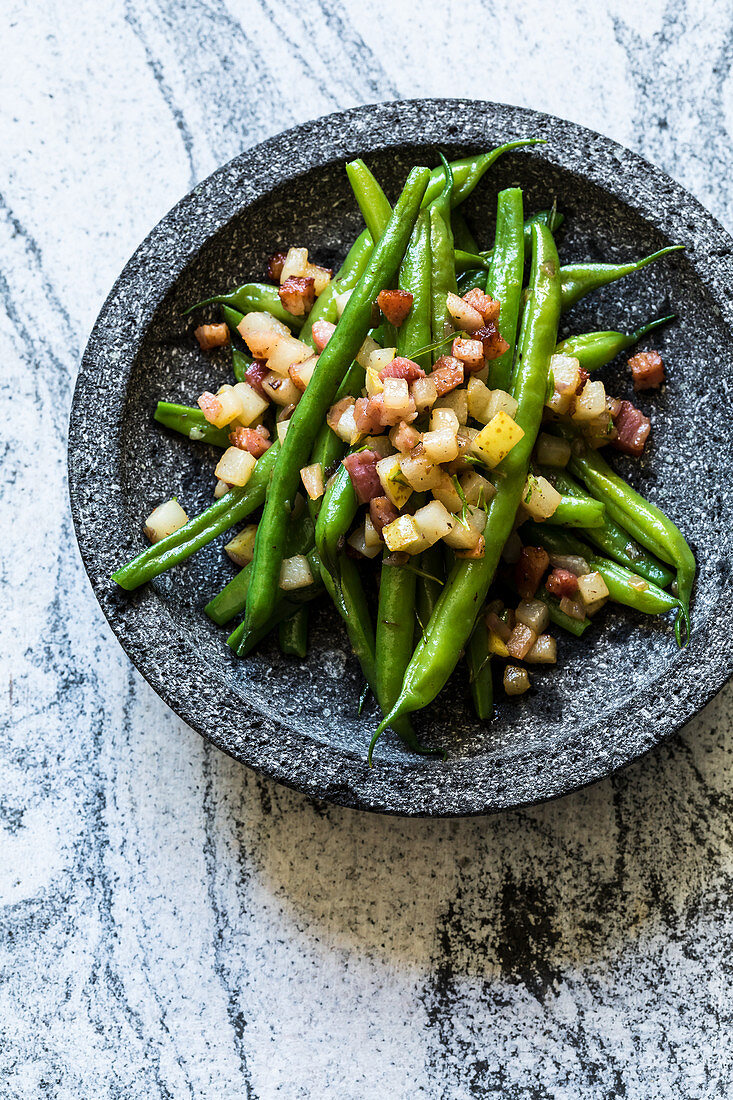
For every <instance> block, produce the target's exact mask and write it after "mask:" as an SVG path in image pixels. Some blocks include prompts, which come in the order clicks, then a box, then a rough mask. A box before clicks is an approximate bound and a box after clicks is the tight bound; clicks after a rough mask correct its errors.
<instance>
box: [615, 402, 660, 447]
mask: <svg viewBox="0 0 733 1100" xmlns="http://www.w3.org/2000/svg"><path fill="white" fill-rule="evenodd" d="M613 423H614V425H615V427H616V432H617V435H616V438H615V439H612V440H611V446H612V447H615V448H616V450H617V451H621V452H622V453H623V454H625V455H634V456H635V457H637V458H638V456H639V455H640V454H642V453H643V451H644V445H645V443H646V441H647V439H648V438H649V432H650V431H651V427H652V424H651V420H650V419H649V417H648V416H644V413H643V412H642V411H641V409H637V408H636V406H635V405H632V404H631V402H630V401H622V402H621V407H620V408H619V410H618V412H617V413H616V415H615V416H614V418H613Z"/></svg>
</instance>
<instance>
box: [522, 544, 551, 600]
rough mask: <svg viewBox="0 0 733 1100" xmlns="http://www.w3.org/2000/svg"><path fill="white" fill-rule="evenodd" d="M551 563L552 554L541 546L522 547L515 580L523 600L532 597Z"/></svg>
mask: <svg viewBox="0 0 733 1100" xmlns="http://www.w3.org/2000/svg"><path fill="white" fill-rule="evenodd" d="M549 564H550V555H549V554H548V553H547V551H546V550H543V549H542V548H541V547H540V546H523V547H522V552H521V554H520V555H519V561H518V562H517V564H516V565H515V566H514V580H515V583H516V585H517V592H518V593H519V595H520V596H521V597H522V599H523V600H531V599H532V597H533V596H534V594H535V592H536V591H537V589H538V588H539V585H540V581H541V580H542V577H543V575H544V572H545V570H546V569H547V567H548V565H549Z"/></svg>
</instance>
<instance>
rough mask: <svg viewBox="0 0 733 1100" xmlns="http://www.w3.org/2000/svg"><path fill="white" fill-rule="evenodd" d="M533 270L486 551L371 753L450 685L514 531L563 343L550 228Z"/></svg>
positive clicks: (453, 592) (452, 600) (426, 643)
mask: <svg viewBox="0 0 733 1100" xmlns="http://www.w3.org/2000/svg"><path fill="white" fill-rule="evenodd" d="M532 234H533V256H532V273H531V276H530V289H529V296H528V300H527V305H526V307H525V310H524V317H523V322H522V334H521V337H520V343H521V356H520V360H521V367H520V370H519V372H518V375H517V380H516V386H515V390H514V397H515V398H516V400H517V403H518V404H517V412H516V422H517V424H519V426H520V427H521V428H522V430H523V432H524V436H523V437H522V439H520V440H519V442H518V443H517V444H515V446H514V447H513V448H512V450H511V451H510V452H509V454H508V455H507V456H506V458H505V459H504V460H503V462H502V463H501V465H500V467H499V472H500V473H501V474H502V475H503V476H502V477H501V478H500V479H498V484H497V490H496V493H495V495H494V496H493V497H492V499H491V502H490V503H489V507H488V515H487V522H486V527H485V528H484V542H485V551H484V557H483V558H479V559H473V560H470V559H461V560H459V561H457V562H456V564H455V565H454V567H453V569H452V571H451V574H450V576H449V578H448V581H447V582H446V584H445V586H444V588H443V590H442V592H441V594H440V597H439V599H438V603H437V605H436V608H435V611H434V613H433V615H432V617H431V619H430V622H429V623H428V625H427V627H426V630H425V633H424V634H423V637H422V639H421V641H420V643H419V644H418V646H417V649H416V650H415V653H414V654H413V657H412V660H411V661H410V664H409V665H408V667H407V671H406V673H405V679H404V682H403V685H402V691H401V692H400V696H399V699H398V700H397V702H396V704H395V706H394V707H393V708H392V711H391V712H390V714H388V715H387V716H386V717H385V719H384V720H383V721H382V722H381V723H380V725H379V727H378V728H377V730H376V731H375V734H374V736H373V738H372V742H371V746H370V758H371V751H372V750H373V748H374V745H375V743H376V741H377V738H378V737H379V736H380V734H381V733H382V731H383V730H384V729H385V728H386V727H387V726H388V725H389V724H391V723H392V722H393V721H394V719H395V718H398V717H400V716H402V715H404V714H407V713H409V712H410V711H415V710H419V709H421V708H422V707H424V706H426V705H427V704H428V703H429V702H431V700H432V699H434V698H435V696H436V695H437V694H438V692H439V691H440V689H441V688H442V687H443V685H444V684H445V682H446V680H447V679H448V677H449V676H450V674H451V672H452V671H453V669H454V667H455V664H456V661H457V660H458V656H459V654H460V652H461V650H462V649H463V647H464V646H465V644H466V642H467V641H468V638H469V637H470V634H471V631H472V630H473V626H474V623H475V620H476V615H477V613H478V610H479V609H480V608H481V607H482V606H483V604H484V601H485V599H486V594H487V592H488V589H489V585H490V584H491V581H492V579H493V577H494V573H495V571H496V566H497V563H498V561H499V556H500V554H501V551H502V549H503V547H504V544H505V543H506V540H507V538H508V536H509V534H510V532H511V529H512V525H513V524H514V518H515V516H516V512H517V508H518V506H519V502H520V500H521V496H522V490H523V488H524V484H525V481H526V478H527V470H528V467H529V460H530V456H531V453H532V448H533V447H534V443H535V440H536V437H537V433H538V431H539V427H540V423H541V419H542V410H543V406H544V400H545V388H546V383H547V371H548V366H549V361H550V355H551V354H552V353H553V351H554V349H555V344H556V342H557V326H558V321H559V316H560V304H561V295H560V278H559V268H560V264H559V260H558V258H557V249H556V248H555V243H554V241H553V239H552V234H551V233H550V231H549V230H548V229H547V227H546V226H542V225H538V224H535V225H534V226H533V227H532Z"/></svg>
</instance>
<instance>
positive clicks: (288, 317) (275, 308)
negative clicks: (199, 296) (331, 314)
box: [183, 283, 303, 332]
mask: <svg viewBox="0 0 733 1100" xmlns="http://www.w3.org/2000/svg"><path fill="white" fill-rule="evenodd" d="M277 290H278V288H277V287H276V286H273V285H272V283H244V285H243V286H240V287H237V289H236V290H233V291H232V292H231V294H214V295H213V296H212V297H211V298H204V300H203V301H202V302H196V304H195V305H193V306H189V308H188V309H187V310H186V311H185V312H184V314H183V316H184V317H186V316H187V315H188V314H189V313H192V312H193V311H194V310H195V309H202V308H203V307H204V306H211V305H221V306H229V307H230V308H231V309H236V310H238V311H239V312H240V313H242V314H245V313H263V312H264V313H271V314H272V316H273V317H276V318H277V320H278V321H282V322H283V323H284V324H286V325H288V327H289V328H291V329H293V330H294V331H296V332H297V331H298V329H300V328H301V327H302V325H303V318H302V317H294V316H293V314H292V313H289V312H288V310H287V309H285V306H284V305H283V304H282V302H281V301H280V297H279V295H278V292H277Z"/></svg>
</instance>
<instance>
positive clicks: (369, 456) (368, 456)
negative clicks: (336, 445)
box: [344, 451, 382, 504]
mask: <svg viewBox="0 0 733 1100" xmlns="http://www.w3.org/2000/svg"><path fill="white" fill-rule="evenodd" d="M379 457H380V456H379V455H378V454H377V452H376V451H357V452H356V453H355V454H353V455H347V456H346V458H345V459H344V466H345V467H346V469H347V470H348V473H349V477H350V478H351V482H352V484H353V486H354V489H355V490H356V499H357V500H358V501H359V503H360V504H368V503H369V501H370V500H374V498H375V497H378V496H381V494H382V483H381V481H380V480H379V474H378V473H377V462H379Z"/></svg>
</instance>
